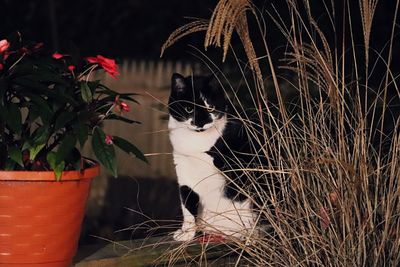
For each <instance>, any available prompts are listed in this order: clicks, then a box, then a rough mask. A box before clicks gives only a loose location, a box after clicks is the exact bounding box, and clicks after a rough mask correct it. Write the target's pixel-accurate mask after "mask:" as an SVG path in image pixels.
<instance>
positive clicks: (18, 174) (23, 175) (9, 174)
mask: <svg viewBox="0 0 400 267" xmlns="http://www.w3.org/2000/svg"><path fill="white" fill-rule="evenodd" d="M85 160H86V161H87V162H88V163H89V164H90V165H91V166H90V167H88V168H86V169H83V170H81V171H78V170H72V171H64V172H63V173H62V174H61V178H60V180H59V181H57V180H56V175H55V173H54V171H1V170H0V181H21V182H22V181H49V182H64V181H76V180H85V179H92V178H93V177H96V176H98V175H99V174H100V164H99V163H98V162H96V161H94V160H91V159H86V158H85Z"/></svg>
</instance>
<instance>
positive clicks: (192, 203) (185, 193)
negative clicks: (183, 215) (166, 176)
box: [179, 185, 200, 216]
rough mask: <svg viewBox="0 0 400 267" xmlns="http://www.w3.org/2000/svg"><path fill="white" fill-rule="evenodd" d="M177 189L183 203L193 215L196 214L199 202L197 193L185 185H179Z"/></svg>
mask: <svg viewBox="0 0 400 267" xmlns="http://www.w3.org/2000/svg"><path fill="white" fill-rule="evenodd" d="M179 191H180V193H181V199H182V203H183V205H184V206H185V207H186V209H187V210H188V211H189V212H190V213H191V214H192V215H193V216H197V214H198V212H199V204H200V197H199V195H198V194H197V193H196V192H194V191H193V190H192V189H191V188H190V187H189V186H186V185H183V186H180V187H179Z"/></svg>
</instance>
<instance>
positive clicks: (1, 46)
mask: <svg viewBox="0 0 400 267" xmlns="http://www.w3.org/2000/svg"><path fill="white" fill-rule="evenodd" d="M9 47H10V43H9V42H8V41H7V40H6V39H3V40H1V41H0V54H3V53H4V52H5V51H6V50H7V49H8V48H9Z"/></svg>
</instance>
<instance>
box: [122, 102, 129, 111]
mask: <svg viewBox="0 0 400 267" xmlns="http://www.w3.org/2000/svg"><path fill="white" fill-rule="evenodd" d="M119 107H120V109H121V111H123V112H129V111H131V107H130V106H129V105H128V104H127V103H125V102H121V103H119Z"/></svg>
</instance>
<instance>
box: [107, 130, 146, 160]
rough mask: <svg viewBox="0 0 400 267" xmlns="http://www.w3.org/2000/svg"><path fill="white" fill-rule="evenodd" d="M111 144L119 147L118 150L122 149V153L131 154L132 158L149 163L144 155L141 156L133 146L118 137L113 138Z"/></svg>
mask: <svg viewBox="0 0 400 267" xmlns="http://www.w3.org/2000/svg"><path fill="white" fill-rule="evenodd" d="M113 142H114V144H115V145H116V146H117V147H119V148H120V149H122V150H123V151H125V152H126V153H128V154H130V155H131V154H132V155H133V156H135V157H137V158H138V159H140V160H142V161H144V162H146V163H149V162H148V161H147V158H146V156H145V155H143V153H142V151H140V150H139V149H138V148H137V147H136V146H135V145H133V144H132V143H131V142H129V141H127V140H125V139H123V138H121V137H118V136H113Z"/></svg>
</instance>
